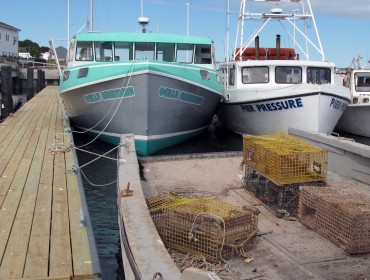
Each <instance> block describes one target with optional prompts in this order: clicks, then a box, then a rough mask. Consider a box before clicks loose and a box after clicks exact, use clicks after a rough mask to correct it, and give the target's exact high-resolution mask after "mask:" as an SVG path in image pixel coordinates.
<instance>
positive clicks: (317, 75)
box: [307, 67, 331, 85]
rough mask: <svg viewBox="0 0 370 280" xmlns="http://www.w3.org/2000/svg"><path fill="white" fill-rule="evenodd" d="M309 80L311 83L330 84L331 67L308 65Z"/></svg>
mask: <svg viewBox="0 0 370 280" xmlns="http://www.w3.org/2000/svg"><path fill="white" fill-rule="evenodd" d="M307 82H308V83H309V84H319V85H321V84H330V83H331V70H330V68H320V67H308V68H307Z"/></svg>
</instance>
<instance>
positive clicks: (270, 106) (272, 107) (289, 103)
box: [240, 98, 303, 112]
mask: <svg viewBox="0 0 370 280" xmlns="http://www.w3.org/2000/svg"><path fill="white" fill-rule="evenodd" d="M240 107H241V108H242V110H243V111H244V112H256V111H258V112H261V111H263V112H269V111H281V110H289V109H296V108H299V107H303V102H302V98H295V99H288V100H285V101H277V102H270V103H260V104H254V105H251V104H243V105H240Z"/></svg>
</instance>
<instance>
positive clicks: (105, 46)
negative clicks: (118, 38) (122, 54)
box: [95, 42, 113, 61]
mask: <svg viewBox="0 0 370 280" xmlns="http://www.w3.org/2000/svg"><path fill="white" fill-rule="evenodd" d="M112 46H113V44H112V42H95V60H96V61H112V60H113V48H112Z"/></svg>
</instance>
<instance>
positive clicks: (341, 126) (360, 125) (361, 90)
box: [336, 69, 370, 137]
mask: <svg viewBox="0 0 370 280" xmlns="http://www.w3.org/2000/svg"><path fill="white" fill-rule="evenodd" d="M343 84H344V85H345V86H347V87H349V89H350V90H351V95H352V102H351V104H349V105H348V107H347V109H346V110H345V111H344V113H343V115H342V117H341V118H340V119H339V122H338V124H337V126H336V131H338V132H345V133H350V134H356V135H359V136H364V137H370V124H369V116H370V102H369V100H370V70H369V69H357V70H351V71H349V72H348V73H347V74H346V75H345V76H344V81H343Z"/></svg>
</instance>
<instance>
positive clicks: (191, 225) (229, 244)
mask: <svg viewBox="0 0 370 280" xmlns="http://www.w3.org/2000/svg"><path fill="white" fill-rule="evenodd" d="M147 205H148V209H149V212H150V213H151V216H152V219H153V221H154V223H155V225H156V227H157V230H158V232H159V235H160V236H161V238H162V241H163V243H164V244H165V245H166V247H168V248H171V249H175V250H178V251H180V252H183V253H190V254H193V255H202V256H204V257H205V259H206V260H208V261H210V262H220V261H221V260H227V259H230V258H232V257H233V256H234V255H236V254H240V255H243V254H244V252H246V251H248V250H251V249H253V248H254V239H255V237H256V234H257V229H258V213H259V211H258V209H257V208H252V207H251V208H246V207H239V206H234V205H231V204H228V203H224V202H221V201H218V200H215V199H211V198H190V197H185V196H181V195H178V194H175V193H164V194H161V195H158V196H154V197H151V198H149V199H147Z"/></svg>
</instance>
